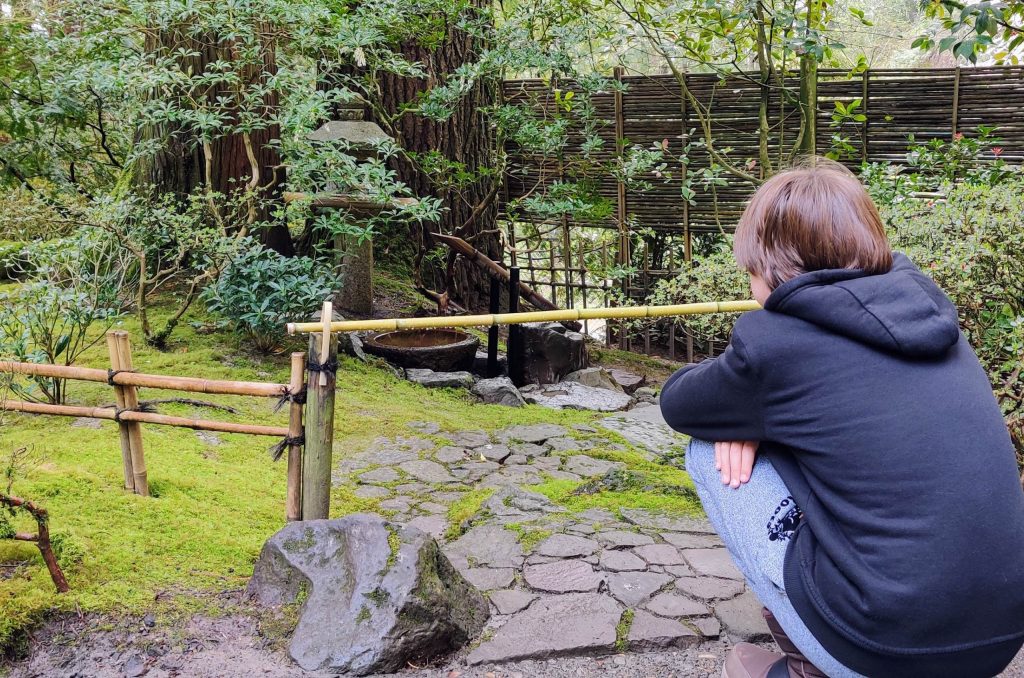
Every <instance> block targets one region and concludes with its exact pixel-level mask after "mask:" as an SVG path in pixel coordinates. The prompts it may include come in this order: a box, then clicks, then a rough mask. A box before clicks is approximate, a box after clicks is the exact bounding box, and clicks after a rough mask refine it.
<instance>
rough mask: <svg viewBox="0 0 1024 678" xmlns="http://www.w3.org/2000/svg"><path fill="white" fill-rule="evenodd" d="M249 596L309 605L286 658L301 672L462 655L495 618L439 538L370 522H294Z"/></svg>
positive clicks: (260, 566) (384, 667)
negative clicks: (458, 651) (461, 650)
mask: <svg viewBox="0 0 1024 678" xmlns="http://www.w3.org/2000/svg"><path fill="white" fill-rule="evenodd" d="M246 595H247V597H249V598H251V599H254V600H256V601H258V602H260V603H262V604H264V605H267V606H273V607H278V606H284V605H301V609H300V610H299V617H298V623H297V625H296V627H295V631H294V634H293V635H292V639H291V643H290V645H289V648H288V651H289V654H290V655H291V657H292V659H294V660H295V662H296V663H297V664H298V665H299V666H301V667H302V668H303V669H305V670H307V671H324V672H328V673H347V674H352V675H357V676H364V675H368V674H371V673H389V672H393V671H398V670H400V669H402V668H405V667H406V666H407V665H408V662H409V661H416V662H421V661H423V660H428V659H430V658H432V657H436V656H438V655H441V654H445V653H448V652H451V651H453V650H456V649H458V648H460V647H462V646H463V645H465V644H466V643H467V642H469V641H470V640H471V639H472V638H473V637H475V636H476V635H477V634H479V633H480V631H481V630H482V628H483V625H484V623H485V622H486V621H487V617H488V605H487V601H486V600H485V599H484V597H483V596H482V595H481V594H480V592H479V591H477V590H476V589H475V588H474V587H473V586H472V585H471V584H470V583H469V582H467V581H466V580H465V578H463V576H462V575H461V574H459V573H458V572H457V571H456V570H455V568H454V567H453V566H452V564H451V563H450V562H449V561H448V558H446V557H445V555H444V554H443V553H442V552H441V550H440V549H439V548H438V545H437V543H436V542H435V541H434V539H433V538H432V537H430V536H428V535H427V534H425V533H423V532H421V531H420V530H418V529H416V528H413V527H408V526H401V525H398V524H395V523H389V522H387V521H385V520H384V519H383V518H381V517H379V516H376V515H369V514H353V515H350V516H346V517H344V518H339V519H336V520H310V521H300V522H294V523H290V524H289V525H287V526H286V527H284V528H283V529H282V530H281V531H280V532H278V533H277V534H275V535H274V536H273V537H271V538H270V539H269V540H268V541H267V543H266V544H265V545H264V546H263V551H262V552H261V553H260V557H259V559H258V560H257V561H256V568H255V571H254V572H253V576H252V580H251V581H250V582H249V587H248V589H247V591H246Z"/></svg>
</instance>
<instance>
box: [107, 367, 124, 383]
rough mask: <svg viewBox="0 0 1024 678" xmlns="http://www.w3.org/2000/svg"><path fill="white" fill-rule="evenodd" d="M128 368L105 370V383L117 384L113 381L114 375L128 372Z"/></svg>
mask: <svg viewBox="0 0 1024 678" xmlns="http://www.w3.org/2000/svg"><path fill="white" fill-rule="evenodd" d="M128 371H129V370H107V384H108V385H110V386H117V384H115V383H114V377H116V376H117V375H119V374H121V373H122V372H128Z"/></svg>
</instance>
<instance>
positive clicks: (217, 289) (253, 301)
mask: <svg viewBox="0 0 1024 678" xmlns="http://www.w3.org/2000/svg"><path fill="white" fill-rule="evenodd" d="M246 245H247V246H246V247H244V248H243V249H242V250H241V252H240V253H239V254H238V256H236V257H235V258H234V259H233V260H232V261H231V262H230V263H229V264H228V265H227V266H226V267H225V269H224V271H223V272H222V273H221V275H220V277H219V278H218V279H217V282H216V283H214V284H213V285H211V286H210V287H208V288H207V289H206V291H205V292H204V298H205V299H206V304H207V306H208V307H209V309H210V310H211V311H213V312H215V313H217V314H219V315H221V316H224V317H225V318H227V319H228V320H229V321H231V322H232V324H233V325H234V326H235V329H236V330H237V331H239V332H241V333H242V334H244V335H245V336H246V337H247V338H248V339H249V340H250V341H252V344H253V347H254V348H255V349H256V350H257V351H260V352H262V353H270V352H271V351H273V350H274V349H276V348H277V347H278V346H279V345H280V343H281V341H282V339H283V338H284V333H285V325H286V324H287V323H289V322H292V321H295V320H302V319H304V318H308V317H309V316H310V315H311V314H312V313H314V312H315V311H316V310H317V309H318V308H319V307H320V305H321V304H322V303H323V300H324V299H325V298H326V297H328V296H330V294H331V290H332V286H333V284H334V280H333V277H332V275H331V273H330V269H329V267H326V266H323V265H322V264H321V263H320V262H318V261H315V260H313V259H310V258H307V257H293V258H286V257H283V256H281V255H280V254H278V253H277V252H274V251H273V250H269V249H266V248H265V247H263V246H261V245H259V244H258V243H256V242H253V241H249V242H248V243H247V244H246Z"/></svg>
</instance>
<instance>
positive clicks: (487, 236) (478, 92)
mask: <svg viewBox="0 0 1024 678" xmlns="http://www.w3.org/2000/svg"><path fill="white" fill-rule="evenodd" d="M472 5H473V7H474V8H482V7H483V6H484V3H483V2H482V0H473V3H472ZM453 24H454V21H450V22H449V24H448V32H447V35H446V36H445V38H444V39H443V40H441V41H440V42H439V43H435V44H432V45H430V46H424V45H421V44H419V43H417V42H414V41H411V42H407V43H405V44H403V45H402V46H401V51H402V53H403V54H404V55H405V56H406V58H408V59H409V60H411V61H414V62H419V63H420V64H422V65H423V67H424V70H425V71H426V72H427V74H428V77H426V78H406V77H397V76H392V75H387V76H385V77H384V78H383V81H382V83H381V91H382V97H381V101H380V105H381V107H382V108H383V109H384V110H385V111H386V112H387V113H388V114H389V115H392V116H393V115H395V114H396V113H397V112H398V111H399V110H401V109H402V107H403V106H406V105H408V104H411V103H414V102H415V101H416V100H417V98H418V97H419V96H420V94H421V93H422V92H424V91H426V90H429V89H430V88H431V87H434V86H435V85H437V84H439V83H442V82H444V81H445V80H446V79H447V78H448V77H449V76H450V75H451V74H452V73H453V72H454V71H455V69H456V68H458V67H459V66H462V65H463V64H466V63H470V62H472V61H474V60H475V59H476V58H478V57H479V54H480V51H481V49H482V48H483V45H482V44H480V41H479V40H478V39H476V38H474V37H473V36H471V35H469V34H467V33H465V32H463V31H461V30H459V29H458V28H457V27H455V26H454V25H453ZM496 97H497V83H495V82H477V83H476V85H475V86H474V87H473V88H472V89H471V90H470V91H469V92H467V93H466V94H465V96H464V97H463V98H462V100H461V101H460V102H459V104H458V106H457V107H456V109H455V112H454V113H453V114H452V116H451V117H450V118H448V119H447V120H445V121H443V122H434V121H431V120H427V119H426V118H423V117H421V116H418V115H416V114H409V113H407V114H405V115H403V116H401V117H400V118H399V119H398V120H397V121H396V122H395V123H394V124H393V126H392V132H393V133H394V134H395V136H396V140H397V142H398V143H399V145H400V146H402V148H404V149H406V150H407V151H409V152H411V153H414V154H415V153H428V152H431V151H436V152H438V153H440V154H441V155H443V156H444V157H445V158H446V159H447V160H449V161H452V162H457V163H463V164H464V165H465V168H466V170H467V171H468V172H470V173H474V174H475V173H477V172H479V171H480V170H486V169H491V168H492V164H493V162H494V158H495V137H494V132H493V131H492V129H491V128H490V125H489V124H488V121H487V118H486V115H485V114H484V113H483V112H482V111H483V110H484V109H486V108H487V107H489V106H492V105H493V104H494V102H495V101H496ZM368 116H369V119H373V117H374V116H373V114H372V112H369V113H368ZM377 122H378V123H381V124H382V126H383V127H385V129H387V126H386V125H384V124H383V123H382V122H381V121H379V120H377ZM396 169H397V171H398V173H399V175H400V177H401V179H402V181H404V182H405V183H406V184H408V185H409V187H410V188H411V189H412V193H413V195H414V196H416V197H426V196H435V197H438V198H440V199H441V200H442V204H443V207H444V209H445V211H444V213H443V214H442V216H441V220H440V223H438V224H412V225H411V226H410V228H411V229H412V237H413V239H414V241H415V242H416V243H417V244H418V245H419V246H421V247H423V248H425V250H430V249H432V248H433V247H435V246H437V245H438V244H439V243H437V241H436V240H435V239H434V238H433V237H432V236H431V235H430V232H431V231H432V230H436V231H439V232H441V233H445V234H450V235H456V236H458V237H461V238H463V239H464V240H467V241H469V242H470V244H472V245H473V247H475V248H476V249H477V250H479V251H480V252H482V253H483V254H485V255H487V256H488V257H490V258H491V259H494V260H496V261H501V260H502V258H503V257H502V248H501V241H500V239H499V238H498V235H497V233H496V232H487V231H494V230H495V227H496V221H497V217H498V207H497V201H496V200H490V202H489V203H488V198H489V196H490V195H491V193H492V192H493V190H494V187H495V183H494V182H495V181H500V179H496V178H493V177H483V178H480V179H479V180H477V181H475V182H474V183H472V184H470V185H467V186H464V187H460V188H459V189H457V190H455V189H446V188H445V187H443V186H439V185H438V184H437V182H435V181H434V179H433V178H432V177H431V176H430V174H429V173H427V172H424V171H422V169H421V168H420V167H417V166H416V164H415V163H412V162H408V161H406V160H400V161H398V163H397V166H396ZM484 203H488V204H487V206H485V207H484V209H482V210H477V213H476V214H475V215H474V209H475V208H477V207H478V206H479V205H481V204H484ZM471 216H472V217H473V218H472V219H471ZM464 225H465V226H466V227H465V228H464V229H463V228H462V227H463V226H464ZM430 273H432V276H431V277H426V276H425V281H428V284H429V281H431V280H433V283H434V284H435V285H436V286H438V287H443V286H444V277H445V271H443V270H440V271H432V272H430ZM425 274H426V272H425ZM489 290H490V279H489V277H488V275H487V273H486V272H485V271H483V270H482V269H480V268H479V267H478V266H474V265H473V264H472V263H471V262H468V261H464V260H461V259H460V260H458V261H456V262H455V264H454V267H453V269H452V287H451V288H450V289H448V290H447V291H448V293H449V294H450V296H451V297H452V299H453V300H455V301H457V302H458V303H459V304H460V305H462V306H464V307H465V308H467V309H470V310H477V309H484V308H486V307H487V304H488V296H489Z"/></svg>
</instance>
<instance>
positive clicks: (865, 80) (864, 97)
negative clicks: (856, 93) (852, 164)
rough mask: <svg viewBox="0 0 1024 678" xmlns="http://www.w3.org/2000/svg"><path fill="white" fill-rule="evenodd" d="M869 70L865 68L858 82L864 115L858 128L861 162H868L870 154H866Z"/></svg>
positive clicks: (868, 121)
mask: <svg viewBox="0 0 1024 678" xmlns="http://www.w3.org/2000/svg"><path fill="white" fill-rule="evenodd" d="M870 73H871V69H869V68H865V69H864V73H863V75H862V76H861V81H860V100H861V113H863V114H864V122H863V123H862V124H861V126H860V159H861V162H868V161H869V158H870V157H871V154H870V153H868V125H869V124H870V123H871V121H870V120H869V117H870V113H869V110H868V109H869V106H870V99H869V97H870V96H871V90H870V83H869V80H870V78H871V76H870Z"/></svg>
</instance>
